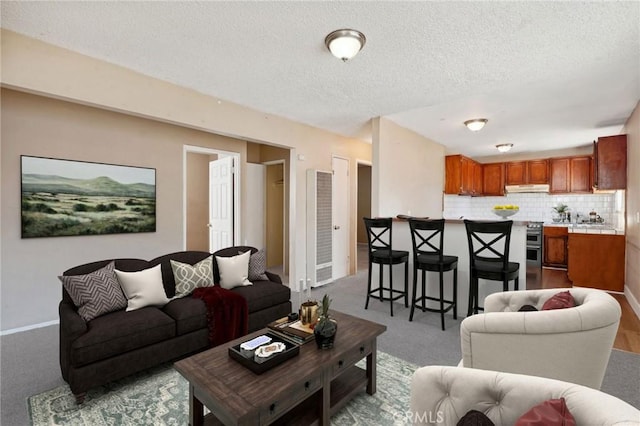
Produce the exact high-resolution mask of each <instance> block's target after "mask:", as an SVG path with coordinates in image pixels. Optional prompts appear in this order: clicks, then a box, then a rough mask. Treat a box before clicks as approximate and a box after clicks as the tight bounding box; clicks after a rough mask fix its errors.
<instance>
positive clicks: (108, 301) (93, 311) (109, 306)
mask: <svg viewBox="0 0 640 426" xmlns="http://www.w3.org/2000/svg"><path fill="white" fill-rule="evenodd" d="M58 278H59V279H60V281H62V285H63V286H64V289H65V290H67V293H69V296H71V300H73V303H74V304H75V305H76V307H77V308H78V314H79V315H80V317H81V318H82V319H83V320H85V321H91V320H92V319H94V318H96V317H99V316H100V315H103V314H106V313H109V312H113V311H117V310H119V309H124V308H126V307H127V298H126V297H125V296H124V294H123V293H122V289H121V288H120V284H119V283H118V278H117V277H116V274H115V263H114V262H111V263H109V264H108V265H107V266H105V267H104V268H101V269H98V270H97V271H94V272H92V273H90V274H87V275H68V276H65V275H62V276H59V277H58Z"/></svg>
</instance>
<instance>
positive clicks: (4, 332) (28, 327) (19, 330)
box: [0, 320, 60, 336]
mask: <svg viewBox="0 0 640 426" xmlns="http://www.w3.org/2000/svg"><path fill="white" fill-rule="evenodd" d="M59 323H60V321H59V320H53V321H47V322H41V323H38V324H31V325H25V326H24V327H17V328H10V329H9V330H2V331H0V336H6V335H8V334H15V333H22V332H23V331H29V330H34V329H36V328H43V327H49V326H51V325H56V324H59Z"/></svg>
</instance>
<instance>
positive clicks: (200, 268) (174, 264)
mask: <svg viewBox="0 0 640 426" xmlns="http://www.w3.org/2000/svg"><path fill="white" fill-rule="evenodd" d="M169 262H170V264H171V269H172V270H173V279H174V281H175V283H176V295H175V297H185V296H188V295H189V294H191V293H193V290H195V289H196V288H199V287H211V286H212V285H213V256H209V257H207V258H206V259H204V260H201V261H200V262H198V263H196V264H195V265H190V264H188V263H182V262H178V261H176V260H173V259H170V260H169Z"/></svg>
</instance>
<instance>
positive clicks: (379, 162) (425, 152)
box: [371, 117, 445, 218]
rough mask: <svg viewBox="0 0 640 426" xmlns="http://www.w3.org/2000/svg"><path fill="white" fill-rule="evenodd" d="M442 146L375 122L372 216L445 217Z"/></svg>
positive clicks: (385, 121)
mask: <svg viewBox="0 0 640 426" xmlns="http://www.w3.org/2000/svg"><path fill="white" fill-rule="evenodd" d="M444 156H445V148H444V146H443V145H440V144H438V143H435V142H433V141H431V140H429V139H427V138H425V137H423V136H420V135H418V134H416V133H414V132H412V131H410V130H407V129H405V128H403V127H400V126H398V125H397V124H395V123H394V122H393V121H391V120H388V119H385V118H380V117H378V118H376V119H374V127H373V170H372V188H373V191H372V199H371V201H372V203H371V214H372V215H373V216H380V217H395V216H397V215H399V214H405V215H410V216H428V217H435V218H440V217H442V203H443V201H442V199H443V198H442V197H443V194H442V189H443V188H444Z"/></svg>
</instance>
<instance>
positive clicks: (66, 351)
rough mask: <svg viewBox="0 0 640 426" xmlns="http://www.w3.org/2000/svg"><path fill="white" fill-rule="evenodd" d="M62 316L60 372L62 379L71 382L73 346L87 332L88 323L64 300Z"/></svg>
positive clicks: (61, 303)
mask: <svg viewBox="0 0 640 426" xmlns="http://www.w3.org/2000/svg"><path fill="white" fill-rule="evenodd" d="M58 314H59V316H60V331H59V333H60V348H59V349H60V359H59V361H60V371H61V372H62V377H63V378H64V379H65V380H66V381H69V370H70V368H71V345H72V343H73V342H74V340H76V339H77V338H78V337H80V336H81V335H82V334H84V333H85V332H86V331H87V323H86V322H85V321H84V320H83V319H82V318H81V317H80V315H78V312H77V311H76V308H75V306H73V304H71V303H69V302H67V301H65V300H63V301H61V302H60V305H58Z"/></svg>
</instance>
